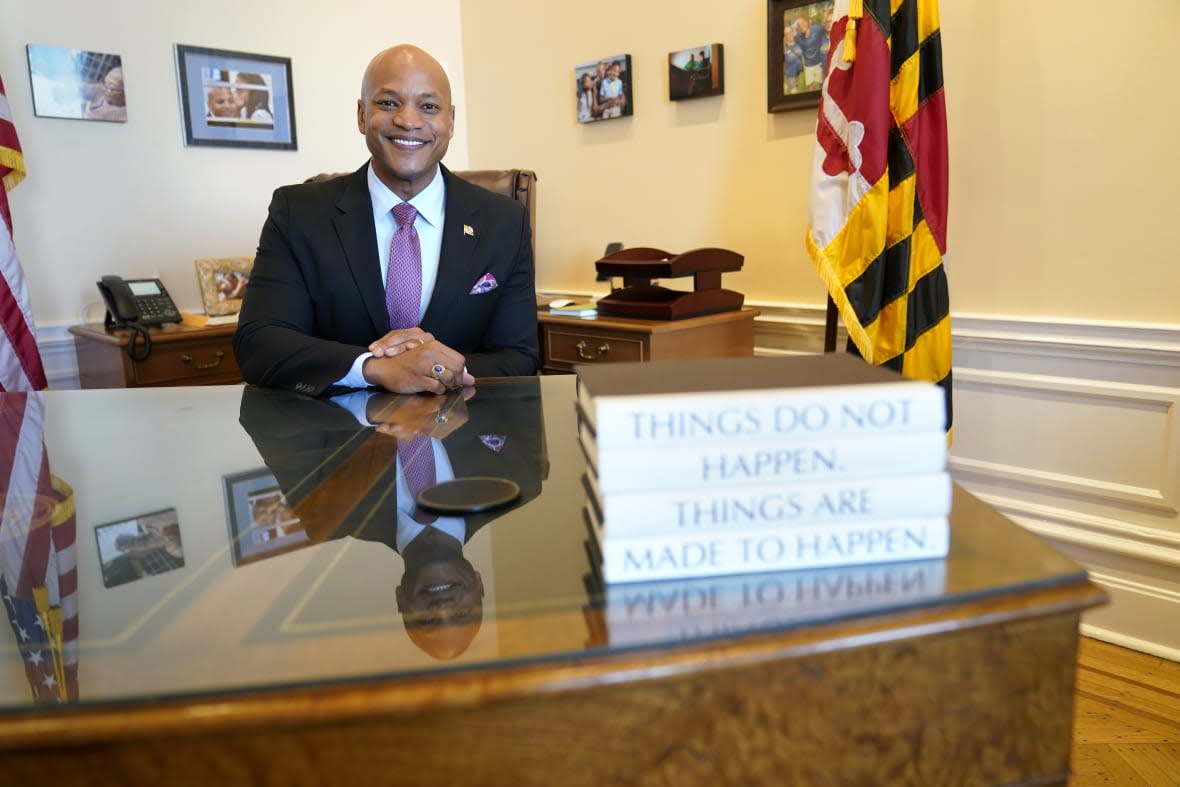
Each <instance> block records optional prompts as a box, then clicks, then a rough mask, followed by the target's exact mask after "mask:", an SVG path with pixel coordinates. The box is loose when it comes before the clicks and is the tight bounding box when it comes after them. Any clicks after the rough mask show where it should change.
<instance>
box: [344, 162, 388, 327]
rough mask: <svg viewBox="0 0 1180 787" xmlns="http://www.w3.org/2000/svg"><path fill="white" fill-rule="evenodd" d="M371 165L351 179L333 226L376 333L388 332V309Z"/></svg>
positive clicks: (349, 178)
mask: <svg viewBox="0 0 1180 787" xmlns="http://www.w3.org/2000/svg"><path fill="white" fill-rule="evenodd" d="M367 168H368V165H367V164H366V165H365V166H363V167H361V168H360V169H359V170H357V171H356V172H354V173H353V174H352V175H349V176H348V184H347V185H346V186H345V188H344V193H343V194H341V195H340V199H339V200H337V202H336V209H337V210H338V211H339V213H338V214H337V216H336V218H335V219H334V221H333V224H334V225H335V227H336V236H337V237H338V238H339V239H340V245H341V247H342V248H343V249H344V259H345V261H346V262H347V264H348V269H349V271H351V273H352V278H353V281H354V282H355V283H356V287H357V290H358V291H359V292H360V296H361V300H362V301H364V304H365V311H366V312H368V314H369V319H370V320H372V321H373V325H374V327H375V328H376V331H377V333H379V334H384V333H385V332H386V331H388V330H389V311H388V310H387V308H386V306H385V284H384V282H382V281H381V261H380V260H379V259H378V257H377V240H376V238H377V230H376V229H375V228H374V226H373V202H372V200H371V199H370V198H369V184H368V180H367Z"/></svg>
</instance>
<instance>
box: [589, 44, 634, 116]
mask: <svg viewBox="0 0 1180 787" xmlns="http://www.w3.org/2000/svg"><path fill="white" fill-rule="evenodd" d="M574 95H575V96H576V97H577V111H578V122H579V123H593V122H595V121H599V120H609V119H611V118H620V117H628V116H630V115H632V114H633V113H634V112H635V97H634V95H632V92H631V56H630V55H610V56H609V57H602V58H599V59H598V60H591V61H590V62H589V63H582V64H581V65H580V66H575V67H574Z"/></svg>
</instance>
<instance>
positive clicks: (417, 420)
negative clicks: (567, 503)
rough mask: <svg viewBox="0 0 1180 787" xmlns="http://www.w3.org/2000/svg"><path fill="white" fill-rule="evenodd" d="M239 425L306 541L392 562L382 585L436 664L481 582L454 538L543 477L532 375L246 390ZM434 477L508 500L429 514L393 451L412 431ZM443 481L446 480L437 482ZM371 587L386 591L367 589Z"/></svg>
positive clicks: (478, 605)
mask: <svg viewBox="0 0 1180 787" xmlns="http://www.w3.org/2000/svg"><path fill="white" fill-rule="evenodd" d="M241 424H242V426H243V427H244V428H245V429H246V432H247V433H248V434H249V435H250V438H251V439H252V440H253V441H254V444H255V446H257V448H258V452H259V454H260V455H261V457H262V460H263V462H265V463H266V465H267V467H269V468H270V470H271V471H272V472H273V473H274V475H275V479H276V480H277V481H278V484H279V487H280V488H281V489H282V491H283V495H284V498H285V501H286V504H287V505H288V506H289V507H290V509H291V512H292V514H293V515H294V516H297V517H298V518H299V526H300V527H301V528H303V530H304V531H305V532H306V533H307V536H308V541H309V542H310V543H313V544H315V543H321V542H324V541H328V540H331V539H337V538H345V537H351V538H359V539H363V540H366V541H377V542H381V543H383V544H385V545H386V546H388V547H389V548H390V549H391V550H393V551H394V552H396V553H398V554H400V555H401V557H402V562H403V563H404V572H403V574H402V577H401V580H400V581H399V582H398V583H397V586H396V588H395V591H394V595H395V600H396V603H397V608H398V611H399V612H400V613H401V614H402V618H403V620H404V622H405V626H406V633H407V634H408V635H409V636H410V638H411V639H412V640H413V641H414V642H415V643H416V644H417V645H418V646H419V647H420V648H422V650H423V651H425V652H427V653H430V654H432V655H434V656H436V657H437V658H440V659H450V658H454V657H455V656H458V655H459V654H460V653H462V652H463V651H464V650H465V649H466V648H467V646H468V644H470V642H471V640H472V639H473V638H474V637H475V634H476V633H477V632H478V631H479V629H480V626H481V624H482V621H483V590H484V588H483V579H482V577H481V576H480V573H479V572H478V571H477V570H476V569H475V567H474V566H473V565H472V564H471V563H470V562H469V561H468V560H467V559H466V557H465V556H464V554H463V545H464V544H465V543H466V542H467V540H468V539H470V538H471V536H472V535H474V534H475V532H476V531H478V530H479V529H480V528H482V527H483V526H484V525H487V524H489V523H490V522H492V521H494V520H495V519H497V518H498V517H500V516H503V515H504V514H505V513H507V512H508V511H512V510H515V509H516V508H519V507H520V506H522V505H524V504H525V503H527V502H529V501H531V500H532V499H534V498H535V497H537V495H539V494H540V492H541V486H542V482H543V480H544V479H545V477H546V476H547V475H548V458H547V454H546V450H545V435H544V418H543V414H542V411H541V393H540V381H539V380H538V379H537V378H532V379H520V380H511V381H509V380H501V381H496V382H495V383H491V384H488V385H484V386H480V387H479V388H478V390H476V389H472V388H466V389H464V390H462V391H453V392H451V393H450V394H448V395H447V396H445V397H434V396H391V395H389V394H387V393H384V392H357V393H354V394H351V395H348V396H344V397H335V398H332V399H326V398H325V399H314V398H311V397H307V396H299V395H297V394H292V393H289V392H286V391H276V390H270V389H264V388H256V387H253V386H247V387H246V388H245V390H244V391H243V394H242V408H241ZM420 436H428V437H430V438H431V439H430V440H429V441H428V442H429V443H431V444H432V445H429V446H426V447H421V448H416V449H415V450H416V451H420V452H422V453H424V454H426V455H430V456H431V461H432V462H433V463H435V465H436V467H435V469H436V471H437V474H436V477H437V480H439V481H440V482H441V481H444V480H450V478H453V479H462V478H473V477H485V478H486V477H492V478H501V479H507V480H510V481H512V482H513V483H515V484H516V485H517V486H518V487H519V489H520V497H519V498H517V499H516V500H514V501H512V502H511V503H507V504H505V505H503V506H500V507H495V508H491V509H489V510H486V511H481V512H479V513H468V514H465V515H443V516H439V517H437V518H432V517H431V516H429V514H430V512H429V511H425V510H423V509H419V508H418V507H417V506H416V505H415V503H414V501H413V500H412V499H410V500H407V499H404V498H400V497H399V492H401V493H403V494H404V493H408V492H409V491H410V490H409V479H407V478H406V477H405V475H406V464H405V463H406V462H407V461H410V462H412V461H415V459H414V457H412V456H409V455H407V452H406V451H405V450H403V449H404V448H406V447H407V446H406V445H405V444H406V443H408V442H409V441H411V440H413V438H416V437H420ZM448 477H450V478H448ZM378 592H386V591H383V590H379V591H378Z"/></svg>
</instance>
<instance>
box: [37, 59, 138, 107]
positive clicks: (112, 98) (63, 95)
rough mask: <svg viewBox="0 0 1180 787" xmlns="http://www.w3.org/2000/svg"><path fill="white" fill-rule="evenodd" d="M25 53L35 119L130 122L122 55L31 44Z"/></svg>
mask: <svg viewBox="0 0 1180 787" xmlns="http://www.w3.org/2000/svg"><path fill="white" fill-rule="evenodd" d="M25 51H26V53H27V54H28V57H29V81H30V82H31V83H32V89H33V114H34V115H36V116H37V117H43V118H72V119H74V120H106V121H109V122H114V123H126V122H127V96H126V93H125V92H124V89H123V58H122V57H121V56H120V55H110V54H106V53H105V52H87V51H86V50H84V49H62V48H60V47H55V46H41V45H40V44H29V45H28V46H26V47H25Z"/></svg>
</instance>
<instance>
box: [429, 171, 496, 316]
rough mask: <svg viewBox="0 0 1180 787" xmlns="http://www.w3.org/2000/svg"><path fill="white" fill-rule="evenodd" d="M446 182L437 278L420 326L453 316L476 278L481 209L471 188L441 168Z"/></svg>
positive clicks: (477, 275) (481, 224)
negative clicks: (444, 211) (444, 212)
mask: <svg viewBox="0 0 1180 787" xmlns="http://www.w3.org/2000/svg"><path fill="white" fill-rule="evenodd" d="M442 172H443V177H444V178H446V184H447V202H446V218H445V219H444V220H443V236H442V248H441V249H440V251H439V258H438V279H437V280H436V281H435V283H434V294H433V295H432V296H431V298H430V304H429V305H428V306H427V307H426V314H424V315H422V323H423V324H424V325H427V324H431V323H432V322H433V321H438V320H448V319H452V320H453V319H455V316H456V315H455V310H456V309H458V308H459V307H461V306H462V305H463V303H464V300H463V299H464V298H466V297H467V296H468V295H469V293H470V292H471V288H472V286H473V285H474V284H475V282H476V280H477V279H478V278H479V275H480V273H481V272H480V271H477V270H475V267H474V266H475V264H476V263H475V260H474V254H475V248H476V246H477V245H478V243H479V239H480V236H481V233H482V230H483V222H482V220H481V219H482V211H481V210H480V208H479V204H478V202H477V201H476V200H474V199H472V192H471V190H472V189H473V188H474V187H473V186H471V185H469V184H468V183H466V182H465V181H463V180H460V179H459V178H457V177H455V176H454V175H452V174H451V171H450V170H448V169H447V168H446V167H443V168H442Z"/></svg>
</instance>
